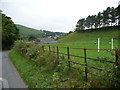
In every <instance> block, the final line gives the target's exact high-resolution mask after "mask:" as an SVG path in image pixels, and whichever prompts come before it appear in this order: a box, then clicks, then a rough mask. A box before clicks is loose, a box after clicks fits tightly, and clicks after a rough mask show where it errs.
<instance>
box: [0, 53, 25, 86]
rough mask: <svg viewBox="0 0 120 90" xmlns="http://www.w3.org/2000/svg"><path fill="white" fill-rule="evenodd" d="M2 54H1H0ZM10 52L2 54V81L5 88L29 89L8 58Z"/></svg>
mask: <svg viewBox="0 0 120 90" xmlns="http://www.w3.org/2000/svg"><path fill="white" fill-rule="evenodd" d="M0 53H1V52H0ZM8 53H9V51H3V52H2V80H3V84H4V85H3V87H8V88H27V85H26V84H25V83H24V81H23V80H22V78H21V77H20V75H19V73H18V72H17V70H16V68H15V67H14V65H13V64H12V63H11V61H10V59H9V57H8Z"/></svg>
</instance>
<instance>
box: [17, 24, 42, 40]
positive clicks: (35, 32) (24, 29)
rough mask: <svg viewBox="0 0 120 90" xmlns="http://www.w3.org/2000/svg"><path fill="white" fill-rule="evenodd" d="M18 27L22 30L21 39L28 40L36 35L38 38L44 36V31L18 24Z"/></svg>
mask: <svg viewBox="0 0 120 90" xmlns="http://www.w3.org/2000/svg"><path fill="white" fill-rule="evenodd" d="M16 26H17V28H18V29H19V30H20V37H22V38H27V37H29V35H34V36H36V37H42V36H43V34H44V33H43V31H40V30H37V29H33V28H29V27H26V26H23V25H18V24H16Z"/></svg>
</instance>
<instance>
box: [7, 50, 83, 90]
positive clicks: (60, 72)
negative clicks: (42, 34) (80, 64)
mask: <svg viewBox="0 0 120 90" xmlns="http://www.w3.org/2000/svg"><path fill="white" fill-rule="evenodd" d="M9 56H10V58H11V60H12V62H13V64H14V65H15V67H16V68H17V70H18V71H19V73H20V75H21V77H22V78H23V79H24V81H25V82H26V84H27V85H28V87H29V88H74V87H76V88H78V87H79V88H83V87H84V83H85V81H84V75H83V74H82V73H80V72H78V71H75V70H69V68H68V67H67V66H66V67H65V66H63V65H58V67H57V68H56V69H55V70H53V71H48V72H44V71H43V70H42V69H43V68H45V67H39V66H37V65H36V64H35V63H34V62H32V61H30V60H27V59H26V58H25V57H23V56H22V55H21V54H20V53H18V52H16V51H14V50H11V51H10V53H9ZM46 67H47V66H46ZM79 75H81V77H79Z"/></svg>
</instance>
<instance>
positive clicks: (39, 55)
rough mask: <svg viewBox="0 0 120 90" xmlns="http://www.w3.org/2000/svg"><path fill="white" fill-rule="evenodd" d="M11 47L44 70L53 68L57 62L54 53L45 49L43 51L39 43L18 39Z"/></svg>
mask: <svg viewBox="0 0 120 90" xmlns="http://www.w3.org/2000/svg"><path fill="white" fill-rule="evenodd" d="M13 49H14V50H15V51H17V52H20V53H21V54H22V55H23V56H25V57H26V58H27V59H28V60H30V61H34V62H35V63H36V64H37V65H38V66H40V67H41V68H42V70H44V71H46V70H47V71H49V70H54V68H55V67H56V66H57V64H58V60H57V57H56V55H55V54H54V53H50V52H48V51H47V50H46V51H45V50H44V51H43V48H42V46H41V45H40V44H34V43H32V42H28V41H25V40H19V41H16V42H15V43H14V47H13ZM44 66H45V67H44Z"/></svg>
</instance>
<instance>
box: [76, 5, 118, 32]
mask: <svg viewBox="0 0 120 90" xmlns="http://www.w3.org/2000/svg"><path fill="white" fill-rule="evenodd" d="M118 25H120V5H119V6H118V7H116V8H114V7H108V8H107V9H106V10H103V12H99V13H98V14H96V15H89V16H88V17H87V18H82V19H80V20H78V22H77V24H76V28H75V30H76V31H80V30H86V29H93V28H101V27H108V26H118Z"/></svg>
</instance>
